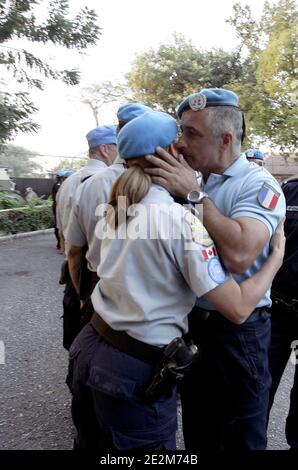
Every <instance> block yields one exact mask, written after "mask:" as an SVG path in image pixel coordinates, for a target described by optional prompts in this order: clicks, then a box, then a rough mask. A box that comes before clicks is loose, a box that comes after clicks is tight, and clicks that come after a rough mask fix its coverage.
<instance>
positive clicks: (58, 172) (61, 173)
mask: <svg viewBox="0 0 298 470" xmlns="http://www.w3.org/2000/svg"><path fill="white" fill-rule="evenodd" d="M64 175H65V170H58V171H57V172H56V176H59V177H61V178H62V177H63V176H64Z"/></svg>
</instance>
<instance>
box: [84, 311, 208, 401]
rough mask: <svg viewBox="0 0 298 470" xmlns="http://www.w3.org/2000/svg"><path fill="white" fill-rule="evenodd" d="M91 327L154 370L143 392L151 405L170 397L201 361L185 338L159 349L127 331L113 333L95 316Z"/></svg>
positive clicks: (197, 353)
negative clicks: (196, 363) (197, 362)
mask: <svg viewBox="0 0 298 470" xmlns="http://www.w3.org/2000/svg"><path fill="white" fill-rule="evenodd" d="M91 325H92V326H93V328H94V329H95V331H97V333H98V334H99V335H100V336H102V338H103V339H104V340H105V341H106V343H108V344H110V345H112V346H114V347H115V348H116V349H118V350H119V351H121V352H124V353H125V354H128V355H129V356H132V357H134V358H135V359H138V360H141V361H143V362H145V363H147V364H149V365H152V366H155V373H154V377H153V378H152V380H151V381H150V383H149V384H147V385H146V387H145V389H144V399H145V400H147V401H149V402H154V401H156V400H158V399H159V398H160V397H161V396H163V395H165V394H167V393H169V392H170V391H171V389H172V388H173V386H174V385H176V384H177V383H178V382H179V381H181V380H182V378H183V377H184V374H185V372H186V371H187V370H188V369H189V368H190V366H191V365H192V364H193V363H194V361H196V360H197V359H198V357H199V352H198V348H197V346H195V344H194V343H193V342H192V341H189V343H188V344H187V343H186V342H185V341H184V339H183V338H174V339H173V340H172V341H171V342H170V343H169V344H168V345H167V346H165V347H163V348H159V347H157V346H153V345H151V344H147V343H144V342H143V341H139V340H138V339H135V338H133V337H132V336H130V335H128V334H127V333H126V332H125V331H116V330H113V328H111V327H110V326H109V325H108V324H107V323H106V322H105V321H104V320H103V319H102V318H101V317H100V316H99V315H98V314H97V313H96V312H94V314H93V316H92V318H91Z"/></svg>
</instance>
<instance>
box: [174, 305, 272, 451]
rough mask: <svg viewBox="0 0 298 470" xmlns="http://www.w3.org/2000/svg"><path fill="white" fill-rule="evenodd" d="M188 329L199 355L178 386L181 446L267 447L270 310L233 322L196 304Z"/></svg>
mask: <svg viewBox="0 0 298 470" xmlns="http://www.w3.org/2000/svg"><path fill="white" fill-rule="evenodd" d="M190 332H191V334H192V337H193V338H194V339H195V341H196V342H197V344H198V345H199V347H200V348H201V359H200V360H199V361H198V363H196V364H194V366H193V368H192V370H191V371H190V373H188V374H187V375H186V377H185V379H184V383H183V386H182V390H181V392H182V393H181V398H182V419H183V433H184V441H185V446H186V449H187V450H189V451H190V450H191V451H204V450H205V451H206V450H207V451H208V450H258V449H266V445H267V439H266V420H267V410H268V400H269V389H270V385H271V377H270V373H269V366H268V348H269V341H270V315H269V313H268V312H267V311H266V310H265V309H262V310H259V311H258V313H257V314H254V317H253V319H252V320H251V321H248V322H245V323H243V324H242V325H235V324H233V323H232V322H230V321H229V320H227V319H225V318H224V317H223V316H222V315H220V314H219V313H218V312H212V313H211V314H210V315H209V317H208V318H206V317H205V316H204V315H202V311H199V309H198V308H197V307H195V308H194V309H193V311H192V313H191V314H190Z"/></svg>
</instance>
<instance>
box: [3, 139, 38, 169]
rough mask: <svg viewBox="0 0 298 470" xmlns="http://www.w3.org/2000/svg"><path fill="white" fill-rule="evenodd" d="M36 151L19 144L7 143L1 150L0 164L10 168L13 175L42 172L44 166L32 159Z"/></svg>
mask: <svg viewBox="0 0 298 470" xmlns="http://www.w3.org/2000/svg"><path fill="white" fill-rule="evenodd" d="M36 155H37V154H36V153H35V152H31V151H30V150H27V149H25V148H24V147H20V146H17V145H11V144H9V145H5V146H3V147H2V148H1V150H0V166H2V167H5V168H8V169H9V170H10V174H11V176H32V175H34V174H40V171H42V167H41V166H40V165H39V164H38V163H36V162H35V161H34V160H32V157H34V156H36Z"/></svg>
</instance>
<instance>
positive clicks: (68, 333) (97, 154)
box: [57, 125, 117, 349]
mask: <svg viewBox="0 0 298 470" xmlns="http://www.w3.org/2000/svg"><path fill="white" fill-rule="evenodd" d="M86 138H87V141H88V145H89V161H88V163H87V165H86V166H85V167H84V168H82V169H80V170H79V171H77V172H76V173H74V174H73V175H71V176H69V177H68V178H67V180H65V181H64V182H63V184H62V185H61V188H60V189H59V191H58V193H57V227H58V229H59V233H60V240H62V243H64V239H65V233H66V229H67V224H68V220H69V215H70V212H71V209H72V205H73V198H74V194H75V191H76V189H77V187H78V186H79V185H80V184H81V183H82V182H83V181H84V180H85V179H87V178H89V177H90V176H92V175H93V174H95V173H97V172H101V171H104V170H105V169H106V168H107V167H108V166H110V165H111V164H112V163H113V162H114V160H115V158H116V156H117V139H116V126H114V125H109V126H98V127H96V128H95V129H92V130H91V131H90V132H88V134H87V135H86ZM62 243H61V244H62ZM65 255H66V257H67V259H68V263H70V262H72V263H74V262H75V263H78V266H80V257H78V256H77V253H76V252H75V251H74V250H69V249H68V246H67V244H66V245H65ZM66 271H67V268H66ZM65 281H66V287H65V291H64V299H63V310H64V314H63V346H64V347H65V348H66V349H69V347H70V345H71V343H72V341H73V339H74V338H75V336H76V335H77V333H78V331H79V320H80V303H79V298H78V296H77V293H76V290H75V288H74V286H73V284H72V282H71V279H70V277H69V276H68V275H67V274H66V279H65Z"/></svg>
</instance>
